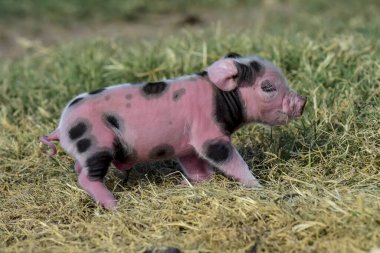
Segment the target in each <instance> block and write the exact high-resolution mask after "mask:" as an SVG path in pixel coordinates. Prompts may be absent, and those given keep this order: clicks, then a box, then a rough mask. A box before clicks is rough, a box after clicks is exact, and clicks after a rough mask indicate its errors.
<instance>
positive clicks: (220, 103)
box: [214, 87, 246, 135]
mask: <svg viewBox="0 0 380 253" xmlns="http://www.w3.org/2000/svg"><path fill="white" fill-rule="evenodd" d="M214 92H215V95H214V96H215V98H214V99H215V103H214V104H215V108H214V109H215V118H216V120H217V122H218V123H219V124H220V125H221V127H222V129H223V131H224V132H225V133H226V134H228V135H230V134H232V133H233V132H235V131H236V130H237V129H239V128H240V127H241V126H242V125H243V124H244V123H245V122H246V115H245V110H244V108H243V105H242V100H241V95H240V92H239V90H238V89H234V90H232V91H222V90H220V89H219V88H217V87H215V91H214Z"/></svg>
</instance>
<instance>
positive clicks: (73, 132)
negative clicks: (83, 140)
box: [69, 122, 87, 140]
mask: <svg viewBox="0 0 380 253" xmlns="http://www.w3.org/2000/svg"><path fill="white" fill-rule="evenodd" d="M86 130H87V126H86V124H85V123H84V122H79V123H78V124H76V125H75V126H73V127H72V128H71V129H70V130H69V137H70V139H71V140H75V139H78V138H80V137H81V136H82V135H83V134H84V133H85V132H86Z"/></svg>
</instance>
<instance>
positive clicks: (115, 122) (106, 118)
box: [104, 114, 120, 129]
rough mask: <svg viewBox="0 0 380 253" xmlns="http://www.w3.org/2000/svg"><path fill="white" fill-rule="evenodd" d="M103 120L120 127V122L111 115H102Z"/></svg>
mask: <svg viewBox="0 0 380 253" xmlns="http://www.w3.org/2000/svg"><path fill="white" fill-rule="evenodd" d="M104 118H105V120H106V121H107V122H108V123H109V124H110V125H111V126H113V127H115V128H117V129H120V124H119V121H118V120H117V118H116V117H115V116H113V115H109V114H107V115H105V116H104Z"/></svg>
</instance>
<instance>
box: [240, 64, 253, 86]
mask: <svg viewBox="0 0 380 253" xmlns="http://www.w3.org/2000/svg"><path fill="white" fill-rule="evenodd" d="M235 66H236V68H237V71H238V74H237V75H236V78H235V80H236V82H237V85H238V86H251V85H253V84H254V83H253V69H252V68H251V66H248V65H245V64H242V63H239V62H236V61H235Z"/></svg>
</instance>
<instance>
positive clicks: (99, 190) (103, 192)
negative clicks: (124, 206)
mask: <svg viewBox="0 0 380 253" xmlns="http://www.w3.org/2000/svg"><path fill="white" fill-rule="evenodd" d="M78 183H79V185H80V186H81V187H82V188H83V189H84V190H85V191H86V192H87V193H88V194H90V195H91V196H92V197H93V198H94V200H95V201H96V202H97V203H99V204H100V205H101V206H103V207H104V208H106V209H115V208H116V204H117V201H116V199H115V198H114V196H113V195H112V193H111V192H110V191H109V190H108V189H107V188H106V186H105V185H104V183H103V182H102V181H99V180H96V181H91V180H90V179H89V178H88V177H87V175H85V173H84V170H82V172H81V173H80V174H79V178H78Z"/></svg>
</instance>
